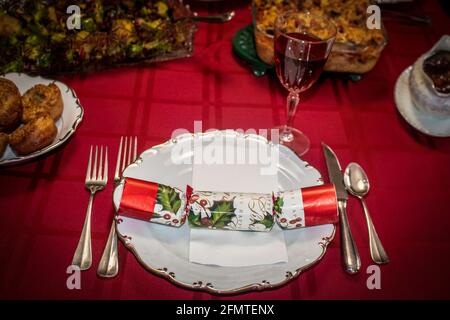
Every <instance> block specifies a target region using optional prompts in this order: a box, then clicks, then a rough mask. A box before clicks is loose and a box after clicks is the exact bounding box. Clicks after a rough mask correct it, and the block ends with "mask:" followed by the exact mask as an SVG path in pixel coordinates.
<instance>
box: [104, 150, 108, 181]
mask: <svg viewBox="0 0 450 320" xmlns="http://www.w3.org/2000/svg"><path fill="white" fill-rule="evenodd" d="M103 181H104V182H105V183H106V182H107V181H108V147H106V150H105V169H104V171H103Z"/></svg>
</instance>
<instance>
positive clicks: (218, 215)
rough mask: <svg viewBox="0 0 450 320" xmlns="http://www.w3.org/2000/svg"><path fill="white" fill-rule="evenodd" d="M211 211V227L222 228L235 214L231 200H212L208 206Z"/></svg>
mask: <svg viewBox="0 0 450 320" xmlns="http://www.w3.org/2000/svg"><path fill="white" fill-rule="evenodd" d="M210 211H211V222H212V224H211V227H213V228H217V229H223V228H224V227H226V226H228V225H229V224H230V223H231V222H232V219H233V218H234V217H236V214H235V213H234V211H235V207H234V206H233V200H221V201H214V203H213V205H212V206H211V208H210Z"/></svg>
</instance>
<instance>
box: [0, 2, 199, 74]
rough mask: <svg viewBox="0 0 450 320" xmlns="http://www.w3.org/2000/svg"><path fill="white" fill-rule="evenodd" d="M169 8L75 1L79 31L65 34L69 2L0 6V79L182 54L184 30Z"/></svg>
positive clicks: (151, 4)
mask: <svg viewBox="0 0 450 320" xmlns="http://www.w3.org/2000/svg"><path fill="white" fill-rule="evenodd" d="M174 2H175V1H174V0H166V1H162V0H158V1H155V0H153V1H152V0H136V1H129V0H126V1H123V0H122V1H119V0H90V1H87V0H85V1H79V2H77V3H76V4H77V5H78V6H79V8H80V18H81V20H80V22H81V23H80V26H81V29H76V28H72V29H70V28H68V27H67V24H66V22H67V19H68V18H69V17H70V14H69V13H67V12H66V10H67V8H68V6H70V5H72V4H73V1H70V0H45V1H44V0H40V1H39V0H21V1H14V0H4V1H0V54H1V56H2V59H0V74H1V73H5V72H11V71H26V72H34V73H57V72H73V71H83V70H85V69H96V67H97V66H101V68H103V67H105V66H108V65H114V64H117V63H119V64H122V63H127V62H138V61H140V60H145V59H148V58H149V57H150V58H151V57H156V56H158V55H164V54H168V53H171V52H172V51H174V50H180V49H184V48H186V46H187V39H186V36H185V35H184V34H185V32H186V28H189V27H190V26H187V25H186V23H187V22H186V20H184V21H177V20H175V19H174V17H173V14H174V9H173V7H171V3H174Z"/></svg>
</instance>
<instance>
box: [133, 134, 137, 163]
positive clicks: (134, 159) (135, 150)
mask: <svg viewBox="0 0 450 320" xmlns="http://www.w3.org/2000/svg"><path fill="white" fill-rule="evenodd" d="M136 158H137V137H136V136H135V137H134V153H133V161H136Z"/></svg>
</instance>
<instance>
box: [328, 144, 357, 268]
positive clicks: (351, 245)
mask: <svg viewBox="0 0 450 320" xmlns="http://www.w3.org/2000/svg"><path fill="white" fill-rule="evenodd" d="M322 149H323V154H324V156H325V161H326V163H327V169H328V176H329V178H330V182H331V183H333V184H334V186H335V188H336V196H337V200H338V209H339V223H340V228H341V254H342V262H343V264H344V269H345V271H346V272H347V273H350V274H355V273H357V272H358V271H359V269H360V268H361V259H360V258H359V253H358V248H357V247H356V243H355V241H354V240H353V236H352V232H351V231H350V226H349V224H348V218H347V210H346V208H347V199H348V193H347V190H346V189H345V186H344V180H343V175H342V171H341V166H340V164H339V160H338V159H337V157H336V154H335V153H334V152H333V150H331V148H330V147H329V146H327V145H326V144H325V143H323V142H322Z"/></svg>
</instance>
